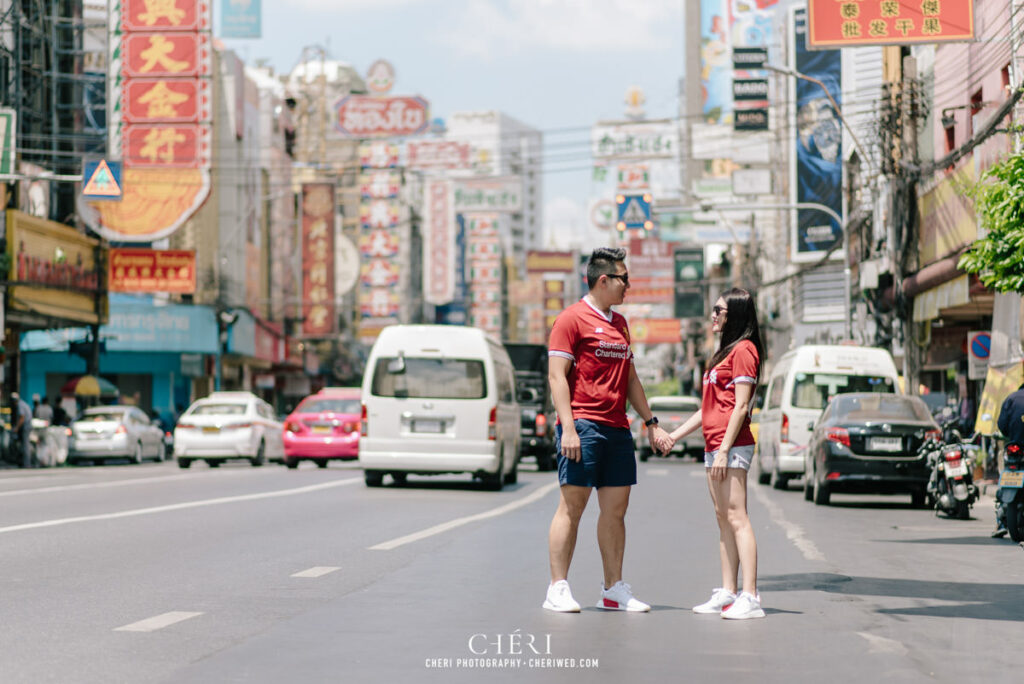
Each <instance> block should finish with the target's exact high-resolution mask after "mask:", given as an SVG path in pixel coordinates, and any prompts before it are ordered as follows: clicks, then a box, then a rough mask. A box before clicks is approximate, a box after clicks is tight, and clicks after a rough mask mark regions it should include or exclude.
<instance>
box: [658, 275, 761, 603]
mask: <svg viewBox="0 0 1024 684" xmlns="http://www.w3.org/2000/svg"><path fill="white" fill-rule="evenodd" d="M711 330H712V332H714V333H717V334H719V335H720V342H719V346H718V351H716V352H715V354H714V355H713V356H712V357H711V360H710V361H708V365H707V368H708V370H707V371H705V373H704V391H703V398H702V400H701V405H700V410H698V411H697V412H696V413H694V414H693V415H692V416H691V417H690V418H688V419H687V420H686V421H685V422H684V423H683V424H682V425H680V426H679V427H678V428H676V429H675V430H673V431H672V434H670V435H669V437H670V438H671V439H672V443H673V444H674V443H675V442H676V441H677V440H679V439H682V438H683V437H685V436H686V435H688V434H690V433H691V432H693V431H694V430H696V429H697V428H703V430H704V444H705V446H704V449H705V451H704V466H705V468H706V471H707V481H708V491H709V492H710V493H711V503H712V504H713V505H714V508H715V517H716V518H717V520H718V531H719V542H718V550H719V556H720V557H721V563H722V586H721V587H719V588H717V589H715V590H714V591H713V592H712V594H711V599H710V600H708V601H706V602H705V603H702V604H700V605H699V606H695V607H694V608H693V612H695V613H710V614H720V615H721V616H722V617H724V618H728V619H732V620H745V619H749V618H762V617H764V615H765V614H764V610H763V609H762V608H761V597H760V595H759V594H758V593H757V542H756V540H755V539H754V529H753V527H752V526H751V525H750V518H749V517H748V516H747V472H748V471H749V470H750V462H751V460H752V459H753V457H754V437H753V435H752V434H751V432H750V408H751V400H752V399H753V396H754V388H755V387H756V386H757V382H758V380H759V379H760V373H761V360H762V358H763V355H764V351H763V347H762V345H761V333H760V329H759V328H758V325H757V310H756V308H755V306H754V299H753V297H751V295H750V293H749V292H747V291H746V290H741V289H739V288H733V289H731V290H727V291H725V292H723V293H722V296H721V297H719V298H718V301H716V302H715V306H714V307H713V308H712V310H711ZM741 566H742V568H743V592H742V593H740V594H739V595H738V596H737V594H736V591H737V589H738V586H737V585H738V579H739V569H740V567H741Z"/></svg>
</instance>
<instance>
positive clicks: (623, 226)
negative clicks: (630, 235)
mask: <svg viewBox="0 0 1024 684" xmlns="http://www.w3.org/2000/svg"><path fill="white" fill-rule="evenodd" d="M615 204H616V206H617V207H618V212H619V220H618V221H617V222H616V224H615V227H616V228H617V229H618V230H619V231H626V230H652V229H653V228H654V222H653V221H651V195H650V193H644V194H642V195H619V196H617V197H616V198H615Z"/></svg>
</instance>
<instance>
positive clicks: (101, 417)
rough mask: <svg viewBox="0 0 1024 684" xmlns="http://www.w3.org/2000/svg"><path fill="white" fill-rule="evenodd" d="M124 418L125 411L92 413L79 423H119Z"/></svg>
mask: <svg viewBox="0 0 1024 684" xmlns="http://www.w3.org/2000/svg"><path fill="white" fill-rule="evenodd" d="M123 418H124V411H95V412H93V411H90V412H89V413H86V414H85V415H83V416H82V417H81V418H79V419H78V420H79V422H96V423H99V422H104V421H111V420H112V421H118V420H122V419H123Z"/></svg>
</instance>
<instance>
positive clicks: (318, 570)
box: [292, 565, 341, 577]
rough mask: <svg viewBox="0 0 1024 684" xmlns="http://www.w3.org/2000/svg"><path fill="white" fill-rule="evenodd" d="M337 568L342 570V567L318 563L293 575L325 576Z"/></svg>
mask: <svg viewBox="0 0 1024 684" xmlns="http://www.w3.org/2000/svg"><path fill="white" fill-rule="evenodd" d="M335 570H341V568H335V567H331V566H330V565H317V566H314V567H312V568H309V569H308V570H302V571H301V572H297V573H295V574H294V575H292V577H323V576H324V575H329V574H331V573H332V572H334V571H335Z"/></svg>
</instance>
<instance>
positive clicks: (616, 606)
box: [604, 598, 619, 608]
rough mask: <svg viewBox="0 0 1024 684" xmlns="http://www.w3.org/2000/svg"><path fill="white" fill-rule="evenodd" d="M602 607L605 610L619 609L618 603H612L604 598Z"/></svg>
mask: <svg viewBox="0 0 1024 684" xmlns="http://www.w3.org/2000/svg"><path fill="white" fill-rule="evenodd" d="M604 607H605V608H618V607H619V602H618V601H612V600H611V599H610V598H606V599H605V600H604Z"/></svg>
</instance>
